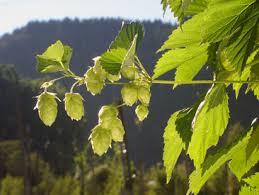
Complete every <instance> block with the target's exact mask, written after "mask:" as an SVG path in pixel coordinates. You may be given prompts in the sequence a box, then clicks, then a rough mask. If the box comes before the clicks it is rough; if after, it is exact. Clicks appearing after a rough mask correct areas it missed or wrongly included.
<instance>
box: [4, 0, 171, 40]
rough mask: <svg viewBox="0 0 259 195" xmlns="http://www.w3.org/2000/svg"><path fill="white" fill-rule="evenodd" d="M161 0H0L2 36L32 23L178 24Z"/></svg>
mask: <svg viewBox="0 0 259 195" xmlns="http://www.w3.org/2000/svg"><path fill="white" fill-rule="evenodd" d="M160 1H161V0H0V13H1V16H0V35H2V34H4V33H7V32H9V33H10V32H12V31H13V30H14V29H15V28H19V27H22V26H24V25H26V24H27V23H28V22H29V21H32V20H40V21H42V20H48V19H63V18H65V17H69V18H79V19H87V18H99V17H121V18H124V19H139V20H155V19H160V20H162V21H164V22H175V21H176V20H175V19H174V18H173V16H172V14H171V13H170V12H167V13H166V14H165V16H164V17H163V10H162V7H161V5H160Z"/></svg>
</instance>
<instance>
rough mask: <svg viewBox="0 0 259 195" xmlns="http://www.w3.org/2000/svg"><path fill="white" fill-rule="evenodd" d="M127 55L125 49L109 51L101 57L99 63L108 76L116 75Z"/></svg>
mask: <svg viewBox="0 0 259 195" xmlns="http://www.w3.org/2000/svg"><path fill="white" fill-rule="evenodd" d="M126 54H127V50H126V49H122V48H118V49H111V50H108V51H107V52H105V53H104V54H102V55H101V58H100V63H101V65H102V67H103V68H104V70H105V71H106V72H108V73H109V74H113V75H117V74H119V72H120V69H121V65H122V63H123V60H124V58H125V56H126Z"/></svg>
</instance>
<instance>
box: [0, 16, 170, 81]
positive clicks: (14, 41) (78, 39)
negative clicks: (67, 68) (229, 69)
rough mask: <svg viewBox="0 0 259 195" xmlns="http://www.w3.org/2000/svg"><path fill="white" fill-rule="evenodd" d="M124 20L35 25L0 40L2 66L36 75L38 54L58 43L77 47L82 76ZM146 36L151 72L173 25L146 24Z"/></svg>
mask: <svg viewBox="0 0 259 195" xmlns="http://www.w3.org/2000/svg"><path fill="white" fill-rule="evenodd" d="M121 24H122V20H120V19H91V20H82V21H80V20H77V19H76V20H70V19H64V20H63V21H55V20H51V21H48V22H31V23H29V24H28V25H27V26H25V27H23V28H21V29H18V30H15V31H14V32H13V33H12V34H7V35H4V36H3V37H2V38H1V39H0V63H2V64H14V65H15V66H16V70H17V71H18V72H19V73H22V74H24V75H25V76H35V75H36V74H37V72H36V70H35V55H36V54H38V53H40V52H42V51H43V50H44V49H45V48H46V47H47V46H49V45H50V44H51V43H53V42H55V41H56V40H61V41H63V42H65V43H67V44H69V45H71V46H72V47H73V48H74V55H73V60H72V67H74V69H75V70H76V71H79V72H80V73H82V72H83V71H85V70H86V68H87V66H89V65H91V64H92V58H94V57H96V56H98V55H101V54H102V53H103V52H104V51H105V50H106V49H107V48H108V46H109V44H110V42H111V41H112V40H113V39H114V37H115V36H116V34H117V33H118V31H119V29H120V27H121ZM144 26H145V30H146V35H145V39H144V42H143V47H142V48H141V49H140V51H139V53H140V56H142V57H143V58H144V59H143V60H144V62H145V63H146V64H148V66H149V69H150V70H151V69H152V67H153V64H154V62H155V56H156V54H155V53H156V50H157V49H158V48H159V47H160V46H161V43H162V42H163V41H164V40H165V39H166V38H167V37H168V34H169V33H170V32H171V28H172V26H171V25H169V24H163V23H161V22H159V21H155V22H144Z"/></svg>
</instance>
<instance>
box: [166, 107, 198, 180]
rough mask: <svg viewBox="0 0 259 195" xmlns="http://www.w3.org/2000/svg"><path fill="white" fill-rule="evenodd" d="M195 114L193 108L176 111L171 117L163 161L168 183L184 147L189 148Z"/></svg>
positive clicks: (167, 128) (167, 127)
mask: <svg viewBox="0 0 259 195" xmlns="http://www.w3.org/2000/svg"><path fill="white" fill-rule="evenodd" d="M194 114H195V110H193V109H192V108H189V109H185V110H181V111H178V112H175V113H174V114H173V115H172V116H171V117H170V119H169V121H168V123H167V126H166V128H165V132H164V152H163V162H164V167H165V169H166V178H167V179H166V180H167V183H168V182H169V181H170V179H171V176H172V172H173V169H174V167H175V164H176V162H177V159H178V158H179V156H180V154H181V152H182V150H183V149H187V147H188V144H189V141H190V138H191V134H192V132H191V123H192V118H193V116H194Z"/></svg>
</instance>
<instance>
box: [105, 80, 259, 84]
mask: <svg viewBox="0 0 259 195" xmlns="http://www.w3.org/2000/svg"><path fill="white" fill-rule="evenodd" d="M231 83H239V84H259V81H234V80H233V81H231V80H226V81H213V80H196V81H170V80H153V81H152V84H161V85H174V84H177V85H200V84H208V85H209V84H231ZM106 84H108V85H124V84H127V82H114V83H110V82H109V83H106Z"/></svg>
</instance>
